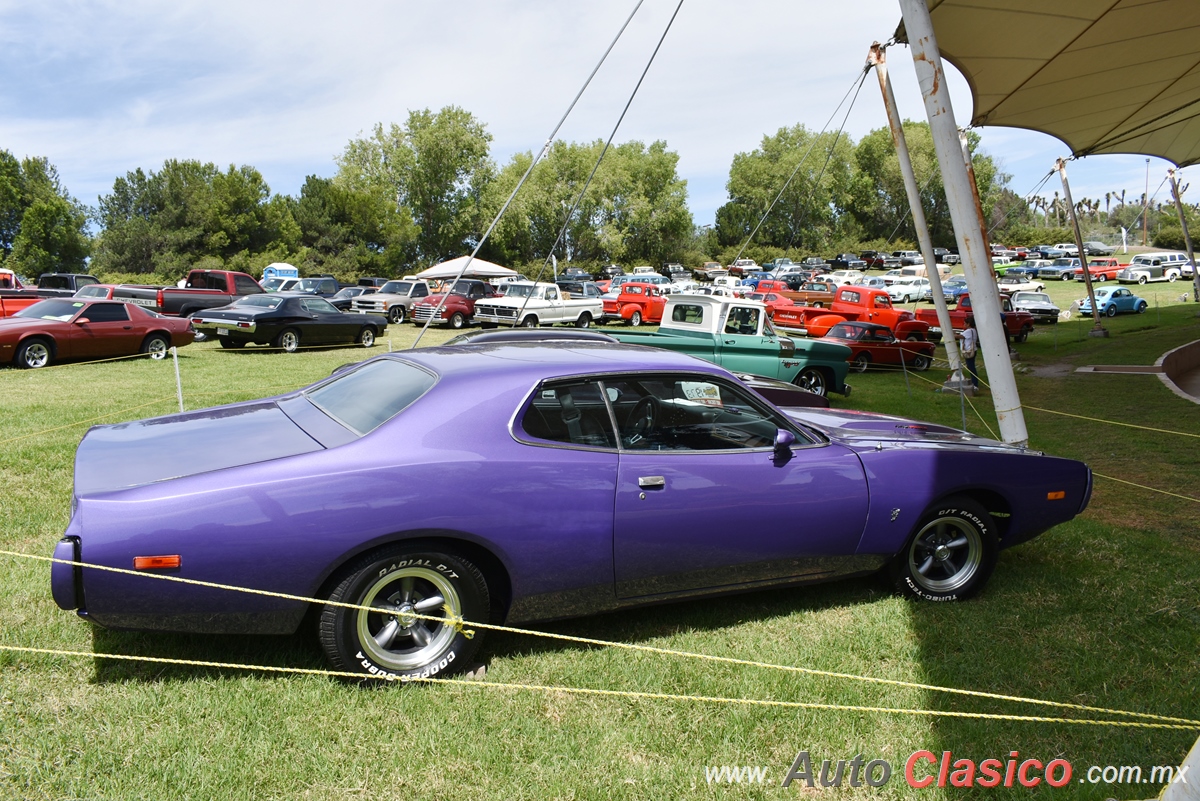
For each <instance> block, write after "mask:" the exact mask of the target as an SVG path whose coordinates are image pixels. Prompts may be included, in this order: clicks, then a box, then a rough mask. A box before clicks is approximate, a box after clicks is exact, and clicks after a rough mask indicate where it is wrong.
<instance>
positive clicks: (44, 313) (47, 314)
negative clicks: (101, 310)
mask: <svg viewBox="0 0 1200 801" xmlns="http://www.w3.org/2000/svg"><path fill="white" fill-rule="evenodd" d="M85 305H87V304H85V303H82V302H80V301H78V300H43V301H40V302H39V303H35V304H33V305H32V306H27V307H26V308H24V309H21V310H20V311H19V312H17V313H16V314H14V315H13V317H30V318H33V319H34V320H58V321H59V322H62V323H65V322H67V321H68V320H70V319H71V318H72V317H74V316H75V315H76V313H77V312H78V311H79V310H80V309H82V308H83V307H84V306H85Z"/></svg>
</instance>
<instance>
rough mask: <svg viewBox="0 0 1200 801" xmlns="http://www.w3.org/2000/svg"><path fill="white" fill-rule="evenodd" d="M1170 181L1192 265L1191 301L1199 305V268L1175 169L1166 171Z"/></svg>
mask: <svg viewBox="0 0 1200 801" xmlns="http://www.w3.org/2000/svg"><path fill="white" fill-rule="evenodd" d="M1167 175H1168V176H1169V177H1170V179H1171V195H1172V196H1173V197H1174V198H1175V212H1176V213H1177V214H1178V215H1179V225H1180V227H1181V228H1183V242H1184V244H1185V245H1187V254H1188V261H1190V262H1191V263H1192V301H1193V302H1195V303H1200V267H1198V266H1197V264H1196V254H1195V252H1194V250H1193V249H1192V235H1191V234H1190V233H1188V227H1187V219H1186V218H1185V217H1184V216H1183V201H1181V200H1180V199H1179V182H1178V181H1177V180H1176V179H1175V168H1174V167H1171V168H1170V169H1168V170H1167Z"/></svg>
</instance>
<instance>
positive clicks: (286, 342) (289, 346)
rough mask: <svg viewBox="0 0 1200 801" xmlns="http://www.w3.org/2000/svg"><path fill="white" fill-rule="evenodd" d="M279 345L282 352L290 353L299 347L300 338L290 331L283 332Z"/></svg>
mask: <svg viewBox="0 0 1200 801" xmlns="http://www.w3.org/2000/svg"><path fill="white" fill-rule="evenodd" d="M279 344H280V346H281V347H282V348H283V349H284V350H286V351H287V352H288V353H291V352H293V351H294V350H296V348H298V347H300V338H299V337H298V336H296V334H295V333H294V332H292V331H285V332H284V333H283V336H281V337H280V338H279Z"/></svg>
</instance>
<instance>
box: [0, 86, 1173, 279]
mask: <svg viewBox="0 0 1200 801" xmlns="http://www.w3.org/2000/svg"><path fill="white" fill-rule="evenodd" d="M905 133H906V136H907V138H908V146H909V150H910V152H911V155H912V160H913V165H914V170H915V172H916V175H917V178H918V181H919V182H920V184H921V198H922V203H923V204H924V207H925V214H926V217H927V219H928V221H929V224H930V227H931V229H932V234H933V239H934V243H935V244H937V245H952V244H953V242H954V235H953V230H952V228H951V223H950V214H949V209H948V208H947V204H946V199H945V193H944V191H943V189H942V183H941V179H940V174H939V172H938V168H937V159H936V157H935V154H934V149H933V141H932V137H931V136H930V132H929V126H928V125H927V124H925V123H915V122H907V123H905ZM970 137H971V140H970V147H971V151H972V154H973V156H972V159H973V165H974V169H975V175H976V179H977V181H978V184H979V189H980V198H981V200H982V203H983V208H984V212H985V214H986V215H987V217H988V220H989V224H990V226H991V230H992V235H993V237H994V238H995V239H997V240H999V241H1004V242H1006V243H1011V244H1035V243H1036V242H1040V241H1045V240H1046V239H1054V238H1055V236H1056V235H1057V234H1056V233H1055V232H1056V230H1057V229H1056V228H1047V227H1045V226H1046V225H1047V224H1049V223H1058V219H1057V217H1055V216H1053V215H1052V212H1057V211H1058V208H1057V206H1046V207H1045V208H1043V207H1042V206H1041V205H1038V204H1035V205H1033V206H1032V207H1031V205H1030V203H1028V202H1027V201H1026V200H1025V199H1023V198H1021V197H1019V196H1018V195H1016V194H1014V193H1013V192H1012V191H1011V190H1009V188H1008V186H1007V184H1008V179H1009V177H1008V176H1007V175H1005V174H1004V173H1003V172H1002V171H1001V170H1000V169H999V168H998V166H997V164H996V163H995V161H994V160H993V159H992V157H991V156H989V155H987V154H985V153H983V152H982V151H980V149H979V137H978V135H977V134H975V133H971V134H970ZM491 142H492V137H491V135H490V134H489V133H488V132H487V128H486V126H485V125H484V124H483V123H482V122H481V121H479V120H478V119H476V118H475V117H474V115H472V114H471V113H469V112H468V111H465V110H463V109H461V108H457V107H453V106H450V107H447V108H443V109H441V110H440V111H437V112H433V111H430V110H427V109H426V110H421V111H414V112H411V113H410V114H409V115H408V118H407V120H406V121H405V123H404V124H403V125H397V124H392V125H388V126H384V125H382V124H380V125H377V126H375V128H374V129H373V130H372V131H371V133H370V134H369V135H365V136H361V137H359V138H356V139H354V140H352V141H350V142H349V143H348V144H347V145H346V147H345V149H344V150H343V152H342V153H341V154H340V156H338V157H337V159H336V168H337V169H336V173H335V174H334V176H333V177H331V178H321V177H318V176H315V175H314V176H309V178H308V179H307V180H306V181H305V183H304V185H303V187H302V188H301V190H300V193H299V195H298V196H297V197H293V196H290V195H278V194H272V192H271V190H270V188H269V187H268V186H267V184H266V181H265V180H264V179H263V176H262V175H261V173H259V172H258V170H256V169H255V168H253V167H250V166H242V167H234V166H230V167H229V168H228V169H225V170H222V169H220V168H218V167H217V166H216V165H214V164H204V163H201V162H198V161H177V160H170V161H167V162H165V163H164V164H163V165H162V167H161V169H159V170H157V171H153V170H151V171H149V172H145V171H143V170H141V169H138V170H135V171H133V172H130V173H127V174H126V175H125V176H123V177H120V178H117V179H116V181H115V182H114V184H113V189H112V192H111V193H109V194H106V195H103V196H102V197H100V198H99V203H98V206H97V207H96V208H95V209H90V210H89V209H87V208H86V207H84V206H83V205H82V204H80V203H79V202H78V201H76V200H74V199H73V198H71V197H70V195H69V194H67V192H66V190H65V189H64V188H63V187H62V186H61V184H60V182H59V179H58V175H57V173H56V171H55V169H54V167H53V166H52V165H50V164H49V163H48V162H47V161H46V160H45V159H36V158H34V159H25V160H24V161H18V160H17V159H16V158H14V157H13V156H12V155H11V154H9V153H8V152H7V151H0V261H2V262H3V263H4V264H5V266H12V267H14V268H15V269H18V270H19V271H21V272H24V273H26V274H34V275H36V274H37V273H39V272H43V271H50V270H71V271H75V270H80V269H83V268H84V264H85V260H86V259H87V258H88V257H89V256H90V257H91V263H90V264H88V265H87V267H88V268H89V269H90V270H91V271H92V272H96V273H102V274H106V275H112V274H154V275H156V276H157V277H158V278H160V279H162V280H174V279H175V278H177V277H178V276H179V275H181V274H182V273H183V272H184V271H185V270H187V269H190V268H193V267H218V266H224V267H228V268H231V269H238V270H243V271H246V272H258V271H259V270H261V268H262V267H263V266H265V265H266V264H268V263H270V262H272V261H289V262H291V263H293V264H296V265H297V266H299V267H301V269H302V270H304V271H305V272H308V273H318V272H320V273H333V274H335V275H338V276H339V277H345V278H349V277H353V276H355V275H363V274H370V275H385V276H395V275H400V274H403V273H406V272H410V271H412V270H414V269H419V268H422V267H424V266H428V265H429V264H433V263H436V262H438V261H442V260H444V259H447V258H452V257H454V256H458V255H461V254H463V253H464V252H467V251H469V250H471V249H473V248H474V247H475V246H476V245H477V244H478V243H479V241H480V239H481V238H482V237H483V235H484V233H485V231H486V230H487V227H488V225H489V224H490V223H491V221H492V220H493V219H494V217H495V215H496V214H497V212H498V211H499V210H500V209H501V208H502V207H503V205H504V204H505V203H506V202H507V201H508V199H509V197H510V195H511V194H512V191H513V189H514V188H515V187H516V185H517V183H518V181H520V180H521V178H522V176H524V175H525V174H526V172H527V171H528V169H529V165H530V164H531V162H532V161H533V159H534V154H533V153H530V152H524V153H517V154H515V155H514V156H513V157H512V158H511V159H510V160H509V161H508V162H507V163H506V164H504V165H502V166H497V165H496V163H495V162H494V161H493V160H492V158H491V155H490V148H491ZM602 153H603V155H604V158H603V160H602V161H600V156H601V154H602ZM598 161H599V166H598V167H597V162H598ZM678 162H679V157H678V155H677V154H676V153H674V152H672V151H671V150H669V149H668V148H667V145H666V143H665V142H662V141H657V142H652V143H650V144H649V145H647V144H645V143H642V142H626V143H624V144H618V145H615V146H613V147H611V148H609V149H608V150H607V151H605V149H604V144H603V142H601V141H595V142H583V143H576V142H555V143H554V144H553V145H552V146H551V147H550V148H549V149H548V151H547V152H546V154H545V156H544V158H542V159H541V160H540V162H539V163H538V164H537V166H536V167H535V168H534V169H533V171H532V173H531V174H530V175H529V179H528V182H527V183H526V184H525V186H524V187H523V188H522V190H521V192H520V193H518V194H517V196H516V198H515V199H514V200H513V202H512V204H511V206H510V207H509V208H508V210H507V212H506V213H505V215H504V216H503V218H502V219H501V220H500V222H499V224H498V225H497V226H496V228H495V230H494V231H493V232H492V233H491V234H490V236H489V238H488V240H487V242H486V243H485V245H484V248H483V250H482V251H481V255H482V256H483V257H484V258H487V259H489V260H492V261H496V262H499V263H501V264H507V265H510V266H514V267H518V268H533V269H536V265H539V264H541V263H543V262H545V261H546V260H548V259H549V258H550V256H551V254H553V255H554V256H556V257H557V258H558V260H559V261H560V262H564V263H565V262H573V263H576V264H585V265H595V264H603V263H609V262H617V263H621V264H640V263H646V264H656V263H661V262H665V261H681V262H684V263H686V264H692V263H696V262H699V261H704V260H708V259H715V260H719V261H723V262H724V261H728V260H729V259H731V258H732V257H733V255H734V254H736V253H737V252H739V251H741V250H742V248H743V247H744V246H745V245H746V244H747V243H748V242H749V243H750V246H749V247H748V248H747V249H746V255H749V256H751V257H755V258H759V259H760V260H761V259H764V258H771V257H774V256H779V255H791V256H794V257H798V256H806V255H812V254H829V253H831V252H834V251H838V250H856V249H858V248H861V247H876V248H878V247H882V246H887V247H889V248H894V247H909V246H911V243H912V242H914V241H915V239H916V236H915V231H914V230H913V227H912V218H911V215H910V214H909V209H908V201H907V196H906V194H905V192H904V186H903V182H902V179H901V175H900V168H899V163H898V160H897V157H896V152H895V149H894V147H893V146H892V141H891V136H890V134H889V133H888V131H887V129H886V128H881V129H878V130H875V131H872V132H870V133H869V134H867V135H866V136H864V137H863V138H862V139H861V140H859V141H858V142H857V143H856V142H854V141H852V140H851V139H850V138H849V137H846V136H843V135H836V136H835V135H834V134H829V133H822V134H818V133H814V132H812V131H809V130H808V129H806V128H805V127H804V126H803V125H797V126H794V127H791V128H782V129H780V130H779V131H778V132H776V133H775V134H773V135H767V136H764V137H763V139H762V143H761V145H760V146H759V147H758V148H757V149H755V150H754V151H752V152H749V153H739V154H737V155H736V156H734V158H733V163H732V165H731V167H730V171H729V181H728V183H727V187H726V188H727V190H728V193H729V200H728V202H727V203H725V204H724V205H723V206H721V207H720V209H718V211H717V214H716V222H715V225H713V226H703V227H701V228H697V227H696V226H695V225H694V223H693V220H692V215H691V212H690V210H689V209H688V205H687V184H686V181H684V180H683V179H681V178H680V177H679V173H678ZM789 179H790V180H789ZM781 189H782V190H783V191H782V195H781V196H780V197H779V200H778V202H776V203H775V205H774V207H772V205H771V204H772V202H773V201H775V198H776V196H777V195H780V191H781ZM1115 198H1116V195H1111V193H1110V197H1109V198H1107V199H1106V203H1105V207H1106V208H1105V210H1104V212H1100V211H1099V208H1098V205H1099V203H1098V201H1097V202H1096V203H1095V204H1094V205H1093V204H1092V203H1091V201H1088V202H1087V203H1086V204H1083V205H1081V208H1082V209H1085V210H1086V211H1088V215H1089V216H1088V217H1087V219H1089V220H1090V221H1091V223H1092V227H1093V228H1096V227H1100V226H1102V225H1106V224H1112V223H1114V222H1120V224H1125V222H1122V221H1123V220H1124V216H1128V214H1130V213H1135V212H1137V213H1140V206H1133V205H1129V206H1126V205H1125V203H1124V197H1123V196H1121V197H1120V202H1119V203H1118V204H1117V206H1116V207H1115V208H1112V209H1111V210H1110V208H1109V203H1110V202H1111V200H1112V199H1115ZM1081 203H1083V202H1082V201H1081ZM768 208H771V211H770V213H769V214H767V216H766V218H765V219H763V220H762V224H761V226H760V225H759V221H760V219H762V218H763V215H764V213H765V212H766V211H767V209H768ZM1127 210H1128V211H1127ZM1154 213H1156V214H1159V215H1160V216H1161V217H1162V218H1163V222H1164V223H1165V224H1166V229H1169V228H1170V222H1171V219H1172V217H1173V215H1169V214H1167V213H1166V212H1161V211H1157V210H1155V211H1154ZM89 221H90V223H91V225H92V229H93V230H95V231H96V233H95V234H94V236H93V235H89V230H88V229H89ZM1155 222H1157V220H1156V221H1155ZM756 227H757V228H758V230H757V232H756V233H754V235H753V237H751V233H752V232H754V231H755V228H756ZM1175 227H1176V228H1177V227H1178V224H1177V223H1175ZM1089 233H1092V232H1089ZM1166 233H1167V234H1170V233H1171V232H1170V231H1169V230H1167V231H1166ZM1062 238H1065V236H1059V239H1062ZM1180 238H1181V237H1180ZM1026 239H1028V240H1029V242H1028V243H1026V242H1024V241H1023V240H1026Z"/></svg>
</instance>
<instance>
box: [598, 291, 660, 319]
mask: <svg viewBox="0 0 1200 801" xmlns="http://www.w3.org/2000/svg"><path fill="white" fill-rule="evenodd" d="M666 305H667V299H666V297H665V296H664V295H663V294H662V288H661V287H659V286H657V285H655V284H645V283H642V282H640V281H630V282H629V283H625V284H621V294H619V295H617V299H616V301H615V302H614V303H613V305H612V310H611V313H610V311H609V309H608V308H605V310H604V316H605V318H606V319H609V318H613V319H617V318H619V319H621V320H624V321H625V322H626V323H627V324H629V325H632V326H639V325H641V324H642V323H650V324H652V325H653V324H657V323H660V322H662V316H663V308H664V307H665V306H666ZM605 306H608V303H607V302H606V303H605Z"/></svg>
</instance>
